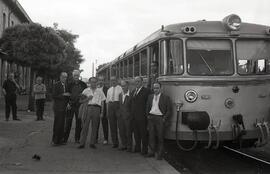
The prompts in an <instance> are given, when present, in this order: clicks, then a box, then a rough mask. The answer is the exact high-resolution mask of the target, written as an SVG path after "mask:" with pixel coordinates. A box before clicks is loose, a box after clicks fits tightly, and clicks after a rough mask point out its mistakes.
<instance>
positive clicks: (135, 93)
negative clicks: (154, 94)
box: [133, 88, 138, 97]
mask: <svg viewBox="0 0 270 174" xmlns="http://www.w3.org/2000/svg"><path fill="white" fill-rule="evenodd" d="M137 91H138V89H137V88H136V90H135V92H134V95H133V96H134V97H135V96H136V95H137Z"/></svg>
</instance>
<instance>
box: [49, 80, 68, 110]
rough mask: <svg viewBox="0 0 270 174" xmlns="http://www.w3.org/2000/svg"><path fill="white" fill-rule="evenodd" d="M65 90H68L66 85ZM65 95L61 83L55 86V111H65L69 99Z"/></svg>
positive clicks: (53, 95)
mask: <svg viewBox="0 0 270 174" xmlns="http://www.w3.org/2000/svg"><path fill="white" fill-rule="evenodd" d="M65 88H66V89H67V86H66V84H65ZM63 93H64V87H63V85H62V83H61V82H60V81H58V82H56V83H55V84H54V86H53V94H52V97H53V100H54V104H53V109H54V110H61V111H62V110H65V109H66V107H67V103H68V100H69V99H68V97H66V96H63Z"/></svg>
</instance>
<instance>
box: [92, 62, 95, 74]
mask: <svg viewBox="0 0 270 174" xmlns="http://www.w3.org/2000/svg"><path fill="white" fill-rule="evenodd" d="M94 72H95V63H94V62H92V77H94V75H95V74H94Z"/></svg>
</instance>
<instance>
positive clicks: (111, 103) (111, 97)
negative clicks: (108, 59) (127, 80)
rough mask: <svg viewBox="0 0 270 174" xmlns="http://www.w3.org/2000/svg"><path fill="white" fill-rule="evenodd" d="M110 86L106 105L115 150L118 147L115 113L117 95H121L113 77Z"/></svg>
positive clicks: (119, 87) (116, 110)
mask: <svg viewBox="0 0 270 174" xmlns="http://www.w3.org/2000/svg"><path fill="white" fill-rule="evenodd" d="M111 85H112V86H111V87H110V88H109V89H108V92H107V99H106V103H107V109H108V112H107V113H108V119H109V124H110V131H111V138H112V143H113V148H117V147H118V145H119V142H118V132H117V129H118V127H117V113H118V110H119V95H120V94H121V93H122V88H121V86H119V85H118V84H117V80H116V78H115V77H111Z"/></svg>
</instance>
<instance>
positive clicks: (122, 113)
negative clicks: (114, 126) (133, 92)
mask: <svg viewBox="0 0 270 174" xmlns="http://www.w3.org/2000/svg"><path fill="white" fill-rule="evenodd" d="M121 87H122V90H123V92H122V93H121V94H120V96H119V102H120V104H119V115H118V118H117V121H118V128H119V134H120V139H121V143H122V147H121V148H120V150H127V151H128V152H132V117H131V96H130V92H129V83H128V82H127V81H121Z"/></svg>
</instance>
